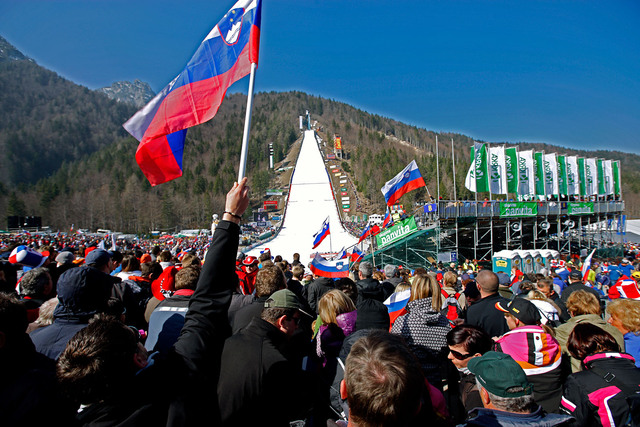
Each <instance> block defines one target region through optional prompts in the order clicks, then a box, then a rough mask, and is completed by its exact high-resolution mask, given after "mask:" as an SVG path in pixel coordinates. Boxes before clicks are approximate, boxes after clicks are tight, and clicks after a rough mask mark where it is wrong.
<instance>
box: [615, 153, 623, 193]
mask: <svg viewBox="0 0 640 427" xmlns="http://www.w3.org/2000/svg"><path fill="white" fill-rule="evenodd" d="M620 182H621V180H620V161H619V160H616V161H615V162H613V193H614V194H620Z"/></svg>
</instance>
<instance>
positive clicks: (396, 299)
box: [384, 289, 411, 325]
mask: <svg viewBox="0 0 640 427" xmlns="http://www.w3.org/2000/svg"><path fill="white" fill-rule="evenodd" d="M409 297H411V289H405V290H404V291H400V292H394V293H392V294H391V296H390V297H389V298H387V300H386V301H385V302H384V305H386V306H387V309H388V310H389V318H390V319H391V324H392V325H393V322H395V321H396V319H397V318H398V317H400V316H402V315H403V314H405V313H407V308H406V307H407V303H408V302H409Z"/></svg>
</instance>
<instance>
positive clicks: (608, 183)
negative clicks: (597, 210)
mask: <svg viewBox="0 0 640 427" xmlns="http://www.w3.org/2000/svg"><path fill="white" fill-rule="evenodd" d="M602 164H603V166H604V194H606V195H607V196H609V195H611V194H613V161H612V160H605V161H604V162H602Z"/></svg>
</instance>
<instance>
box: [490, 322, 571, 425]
mask: <svg viewBox="0 0 640 427" xmlns="http://www.w3.org/2000/svg"><path fill="white" fill-rule="evenodd" d="M495 351H500V352H503V353H506V354H508V355H510V356H511V357H513V359H514V360H515V361H516V362H517V363H518V365H520V366H521V367H522V369H523V370H524V372H525V374H526V375H527V378H528V380H529V382H530V383H531V384H533V395H534V397H535V400H536V402H537V403H538V404H539V405H540V406H542V407H543V408H544V410H545V411H547V412H558V407H559V404H560V398H561V397H562V384H563V382H564V379H565V378H566V373H565V372H564V370H563V367H562V351H561V349H560V344H558V341H556V339H555V338H554V337H553V335H551V334H549V333H547V332H546V331H545V330H544V329H543V328H542V327H541V326H537V325H528V326H521V327H519V328H515V329H512V330H511V331H509V332H507V333H506V334H504V335H503V336H502V337H500V339H498V341H496V344H495Z"/></svg>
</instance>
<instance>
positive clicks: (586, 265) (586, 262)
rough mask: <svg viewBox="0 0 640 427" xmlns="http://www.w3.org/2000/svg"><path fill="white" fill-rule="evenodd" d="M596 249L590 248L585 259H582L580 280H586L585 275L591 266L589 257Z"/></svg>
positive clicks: (591, 256)
mask: <svg viewBox="0 0 640 427" xmlns="http://www.w3.org/2000/svg"><path fill="white" fill-rule="evenodd" d="M595 252H596V250H595V249H594V250H592V251H591V253H590V254H589V256H588V257H587V259H585V260H584V264H582V281H583V282H584V281H585V280H587V275H588V274H589V269H590V268H591V258H593V254H594V253H595Z"/></svg>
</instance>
